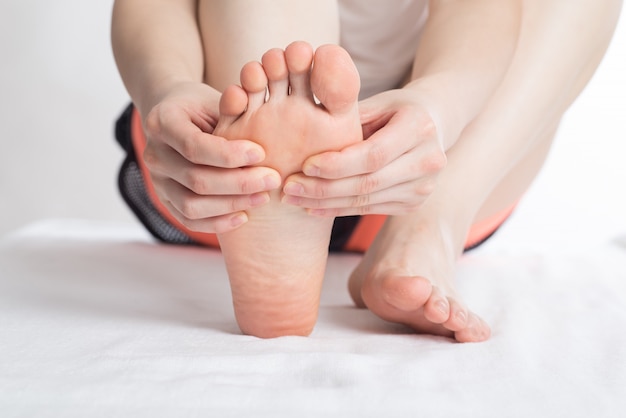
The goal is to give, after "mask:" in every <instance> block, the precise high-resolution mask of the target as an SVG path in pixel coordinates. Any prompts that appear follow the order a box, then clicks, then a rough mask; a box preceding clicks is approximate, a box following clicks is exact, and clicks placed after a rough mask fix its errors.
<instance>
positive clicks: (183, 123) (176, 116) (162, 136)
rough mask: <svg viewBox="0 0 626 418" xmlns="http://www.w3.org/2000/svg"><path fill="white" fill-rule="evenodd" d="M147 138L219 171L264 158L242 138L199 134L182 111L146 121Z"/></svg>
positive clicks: (157, 114)
mask: <svg viewBox="0 0 626 418" xmlns="http://www.w3.org/2000/svg"><path fill="white" fill-rule="evenodd" d="M146 133H147V136H148V138H150V139H153V140H157V141H162V142H164V143H165V144H167V145H169V146H170V147H171V148H173V149H175V150H176V151H177V152H178V153H179V154H180V155H182V156H183V157H184V158H185V159H186V160H188V161H190V162H192V163H195V164H202V165H210V166H215V167H222V168H235V167H244V166H247V165H251V164H257V163H259V162H261V161H263V160H264V159H265V151H264V150H263V148H262V147H261V146H260V145H258V144H255V143H254V142H252V141H247V140H244V139H240V140H227V139H225V138H222V137H219V136H216V135H212V134H209V133H206V132H204V131H202V130H201V129H200V128H199V127H198V126H197V125H196V124H194V123H193V122H192V121H191V119H190V117H189V115H188V114H187V113H186V112H185V111H184V110H183V109H181V108H178V107H174V108H172V109H170V111H168V112H153V113H151V114H150V115H149V116H148V118H146Z"/></svg>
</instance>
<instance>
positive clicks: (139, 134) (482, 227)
mask: <svg viewBox="0 0 626 418" xmlns="http://www.w3.org/2000/svg"><path fill="white" fill-rule="evenodd" d="M131 136H132V140H133V146H134V149H135V154H136V155H137V162H138V163H139V167H140V169H141V172H142V174H143V178H144V180H145V184H146V191H147V192H148V196H149V197H150V200H151V201H152V203H153V204H154V206H155V207H156V208H157V209H158V211H159V213H161V215H163V217H165V219H167V220H168V221H169V222H170V223H171V224H172V225H175V226H176V227H177V228H179V229H180V230H181V231H183V232H184V233H185V234H187V235H188V236H189V237H191V239H193V240H194V241H196V242H197V243H199V244H202V245H207V246H210V247H217V248H219V241H218V239H217V235H215V234H207V233H202V232H195V231H191V230H190V229H188V228H187V227H185V226H184V225H183V224H181V223H180V222H178V220H177V219H176V218H174V217H173V216H172V215H171V214H170V212H169V210H168V209H167V208H166V207H165V206H164V205H163V204H162V203H161V201H160V200H159V198H158V197H157V195H156V192H155V190H154V186H153V185H152V182H151V181H150V173H149V172H148V169H147V167H146V165H145V164H144V162H143V158H141V156H142V155H143V151H144V149H145V148H146V137H145V134H144V132H143V127H142V125H141V118H140V117H139V113H138V112H137V110H136V109H135V110H134V111H133V117H132V121H131ZM516 205H517V202H516V203H515V204H513V205H511V206H510V207H509V208H507V209H505V210H503V211H501V212H499V213H497V214H495V215H493V216H492V217H490V218H488V219H485V220H483V221H480V222H476V223H475V224H474V225H472V227H471V228H470V230H469V233H468V235H467V239H466V241H465V248H470V247H472V246H474V245H476V244H478V243H479V242H481V241H482V240H484V239H485V238H487V237H489V235H491V234H492V233H494V232H495V230H496V229H498V227H499V226H500V225H502V223H503V222H504V221H505V220H506V219H507V218H508V217H509V216H510V215H511V212H513V210H514V209H515V206H516ZM385 219H387V216H386V215H365V216H363V217H362V218H361V219H360V220H359V223H358V224H357V226H356V228H355V229H354V231H353V232H352V235H351V236H350V239H349V240H348V242H347V243H346V245H345V247H344V250H345V251H355V252H365V251H366V250H367V249H368V248H369V246H370V245H371V244H372V242H373V241H374V238H376V235H377V234H378V231H380V228H382V226H383V224H384V223H385Z"/></svg>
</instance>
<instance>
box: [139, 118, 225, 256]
mask: <svg viewBox="0 0 626 418" xmlns="http://www.w3.org/2000/svg"><path fill="white" fill-rule="evenodd" d="M130 129H131V137H132V140H133V148H134V149H135V155H136V156H137V163H138V164H139V168H140V169H141V173H142V174H143V178H144V182H145V184H146V191H147V192H148V196H149V197H150V200H151V201H152V204H153V205H154V206H155V207H156V208H157V210H158V211H159V213H160V214H161V215H162V216H163V217H164V218H165V219H167V220H168V221H169V222H170V223H171V224H172V225H174V226H176V227H177V228H178V229H180V230H181V231H183V232H184V233H185V234H187V235H188V236H189V237H190V238H191V239H193V240H194V241H196V242H197V243H199V244H202V245H207V246H210V247H219V246H220V245H219V241H218V240H217V235H215V234H207V233H203V232H196V231H192V230H190V229H188V228H187V227H185V226H184V225H183V224H181V223H180V222H178V220H177V219H176V218H174V217H173V216H172V214H170V211H169V210H168V209H167V208H166V207H165V205H163V204H162V203H161V201H160V200H159V198H158V197H157V194H156V192H155V190H154V186H153V184H152V181H151V180H150V172H149V171H148V168H147V167H146V165H145V163H144V161H143V158H142V155H143V151H144V150H145V149H146V136H145V134H144V132H143V127H142V125H141V117H140V116H139V112H137V110H136V109H135V110H133V117H132V120H131V123H130Z"/></svg>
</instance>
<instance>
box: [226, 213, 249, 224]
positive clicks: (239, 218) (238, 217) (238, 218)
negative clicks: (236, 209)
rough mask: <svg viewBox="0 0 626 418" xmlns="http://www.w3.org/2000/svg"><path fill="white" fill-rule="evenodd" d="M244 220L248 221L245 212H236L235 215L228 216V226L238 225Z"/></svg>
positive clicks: (244, 221)
mask: <svg viewBox="0 0 626 418" xmlns="http://www.w3.org/2000/svg"><path fill="white" fill-rule="evenodd" d="M246 222H248V217H247V216H246V214H245V213H238V214H237V215H235V216H233V217H231V218H230V226H232V227H238V226H240V225H243V224H245V223H246Z"/></svg>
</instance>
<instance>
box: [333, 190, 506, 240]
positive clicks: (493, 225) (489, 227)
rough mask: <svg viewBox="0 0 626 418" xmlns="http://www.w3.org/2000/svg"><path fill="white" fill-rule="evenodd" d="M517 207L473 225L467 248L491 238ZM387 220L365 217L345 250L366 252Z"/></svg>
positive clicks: (374, 216)
mask: <svg viewBox="0 0 626 418" xmlns="http://www.w3.org/2000/svg"><path fill="white" fill-rule="evenodd" d="M515 206H517V202H516V203H515V204H513V205H511V206H510V207H508V208H506V209H505V210H503V211H501V212H499V213H496V214H495V215H493V216H491V217H490V218H487V219H485V220H482V221H480V222H476V223H475V224H474V225H472V227H471V228H470V230H469V232H468V234H467V239H466V240H465V248H471V247H472V246H474V245H476V244H478V243H480V242H481V241H482V240H484V239H485V238H487V237H489V235H491V234H493V233H494V232H495V231H496V229H498V227H499V226H500V225H502V223H503V222H504V221H505V220H506V219H507V218H508V217H509V216H510V215H511V213H512V212H513V210H514V209H515ZM386 218H387V216H386V215H365V216H363V217H362V218H361V219H360V220H359V223H358V225H357V226H356V228H355V229H354V232H353V233H352V236H351V237H350V239H349V240H348V243H347V244H346V246H345V250H346V251H356V252H365V251H366V250H367V249H368V248H369V247H370V245H372V242H374V238H376V235H378V231H380V228H382V226H383V224H384V223H385V219H386Z"/></svg>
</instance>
